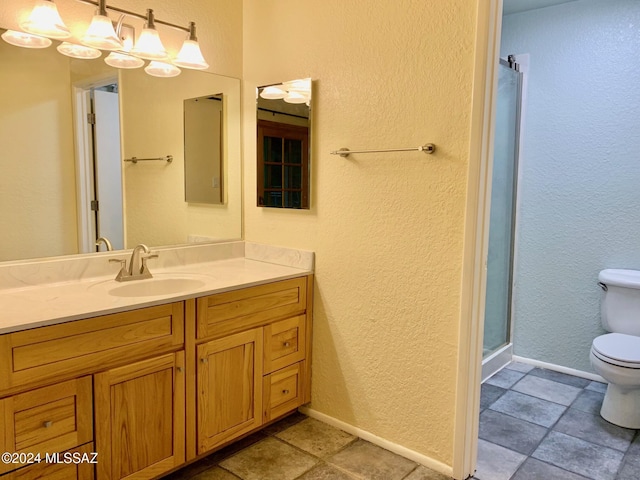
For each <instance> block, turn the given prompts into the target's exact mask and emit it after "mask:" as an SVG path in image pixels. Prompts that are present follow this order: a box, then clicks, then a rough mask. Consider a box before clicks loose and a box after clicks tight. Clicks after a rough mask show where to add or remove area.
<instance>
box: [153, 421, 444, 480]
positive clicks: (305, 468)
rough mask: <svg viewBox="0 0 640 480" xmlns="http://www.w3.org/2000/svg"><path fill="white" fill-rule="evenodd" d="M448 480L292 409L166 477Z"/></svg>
mask: <svg viewBox="0 0 640 480" xmlns="http://www.w3.org/2000/svg"><path fill="white" fill-rule="evenodd" d="M186 479H193V480H238V479H241V480H294V479H295V480H355V479H360V480H448V477H446V476H445V475H442V474H440V473H437V472H434V471H432V470H429V469H428V468H425V467H424V466H421V465H418V464H416V463H414V462H412V461H411V460H407V459H406V458H404V457H400V456H398V455H396V454H394V453H391V452H389V451H388V450H384V449H382V448H380V447H378V446H376V445H373V444H372V443H369V442H366V441H364V440H362V439H360V438H357V437H354V436H353V435H350V434H348V433H345V432H343V431H342V430H338V429H336V428H333V427H331V426H329V425H327V424H325V423H322V422H319V421H317V420H314V419H312V418H309V417H306V416H305V415H302V414H299V413H295V414H293V415H290V416H289V417H287V418H285V419H283V420H281V421H280V422H278V423H275V424H273V425H271V426H269V427H267V428H265V429H264V430H262V431H260V432H258V433H256V434H253V435H251V436H249V437H246V438H244V439H242V440H240V441H238V442H236V443H234V444H233V445H230V446H229V447H226V448H224V449H222V450H219V451H218V452H215V453H213V454H211V455H209V456H208V457H205V458H203V459H201V460H199V461H198V462H196V463H194V464H191V465H189V466H187V467H185V468H183V469H181V470H179V471H177V472H174V473H172V474H170V475H168V476H166V477H164V480H186Z"/></svg>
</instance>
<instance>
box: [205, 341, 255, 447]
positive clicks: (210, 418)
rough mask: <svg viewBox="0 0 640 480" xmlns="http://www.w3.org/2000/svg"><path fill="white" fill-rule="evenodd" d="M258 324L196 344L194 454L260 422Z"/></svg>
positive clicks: (225, 440)
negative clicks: (196, 433) (196, 377)
mask: <svg viewBox="0 0 640 480" xmlns="http://www.w3.org/2000/svg"><path fill="white" fill-rule="evenodd" d="M262 335H263V333H262V328H254V329H253V330H248V331H246V332H242V333H237V334H235V335H229V336H228V337H224V338H220V339H218V340H213V341H211V342H208V343H204V344H202V345H198V347H197V355H198V379H197V382H198V454H201V453H204V452H206V451H208V450H210V449H212V448H213V447H215V446H217V445H220V444H222V443H225V442H227V441H229V440H231V439H233V438H234V437H236V436H238V435H241V434H243V433H245V432H248V431H250V430H253V429H254V428H256V427H258V426H260V425H261V423H262V413H261V412H262V409H261V404H262Z"/></svg>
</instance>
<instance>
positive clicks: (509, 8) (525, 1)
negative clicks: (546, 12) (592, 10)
mask: <svg viewBox="0 0 640 480" xmlns="http://www.w3.org/2000/svg"><path fill="white" fill-rule="evenodd" d="M575 1H576V0H504V5H503V8H502V13H503V15H509V14H510V13H519V12H525V11H527V10H535V9H536V8H544V7H550V6H552V5H559V4H561V3H568V2H575Z"/></svg>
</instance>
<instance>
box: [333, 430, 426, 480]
mask: <svg viewBox="0 0 640 480" xmlns="http://www.w3.org/2000/svg"><path fill="white" fill-rule="evenodd" d="M327 463H329V464H331V465H335V466H337V467H338V468H340V469H342V470H345V471H347V472H350V473H353V474H355V475H356V476H360V478H366V479H367V480H400V479H402V478H404V477H405V476H406V475H407V474H409V473H410V472H411V471H412V470H413V469H414V468H416V464H415V463H414V462H412V461H411V460H407V459H406V458H404V457H401V456H399V455H396V454H395V453H391V452H389V451H388V450H385V449H383V448H380V447H378V446H376V445H373V444H372V443H369V442H365V441H364V440H362V439H358V440H357V441H356V442H355V443H353V444H351V445H350V446H348V447H347V448H345V449H344V450H342V451H340V452H338V453H336V454H335V455H333V456H331V457H329V458H328V459H327Z"/></svg>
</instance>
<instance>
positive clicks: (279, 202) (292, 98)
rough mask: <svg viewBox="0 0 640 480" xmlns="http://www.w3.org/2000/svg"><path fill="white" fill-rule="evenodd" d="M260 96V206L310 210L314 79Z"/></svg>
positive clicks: (262, 91) (284, 85)
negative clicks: (312, 86)
mask: <svg viewBox="0 0 640 480" xmlns="http://www.w3.org/2000/svg"><path fill="white" fill-rule="evenodd" d="M257 93H258V95H257V98H258V101H257V120H258V121H257V124H258V129H257V152H258V165H257V167H258V168H257V171H258V178H257V181H258V189H257V190H258V191H257V197H258V202H257V203H258V206H261V207H277V208H300V209H302V208H304V209H308V208H309V203H310V202H309V196H310V195H309V183H310V182H309V173H310V169H309V164H310V161H311V154H310V146H311V79H310V78H306V79H300V80H292V81H288V82H283V83H280V84H277V85H266V86H263V87H259V88H258V92H257Z"/></svg>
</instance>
